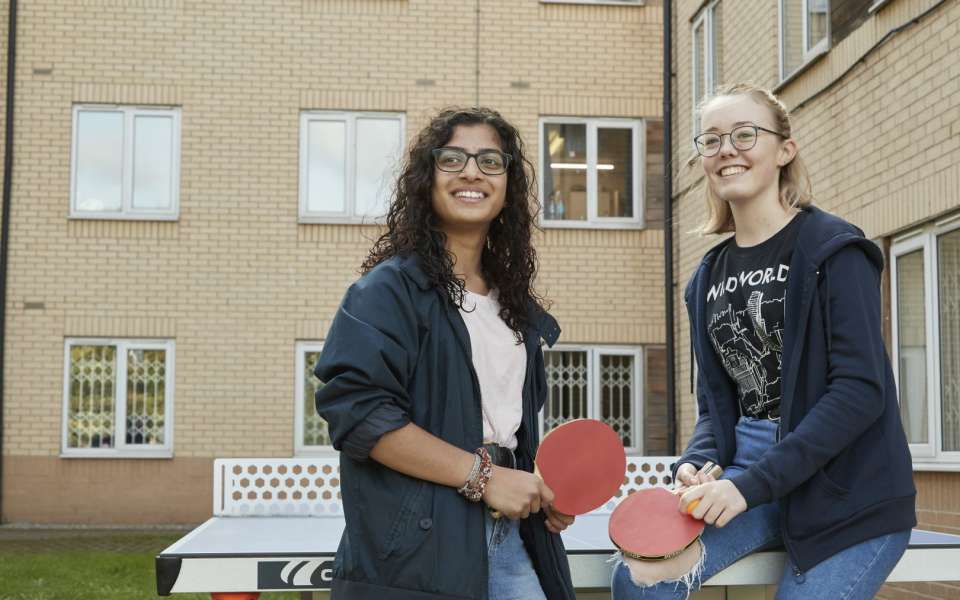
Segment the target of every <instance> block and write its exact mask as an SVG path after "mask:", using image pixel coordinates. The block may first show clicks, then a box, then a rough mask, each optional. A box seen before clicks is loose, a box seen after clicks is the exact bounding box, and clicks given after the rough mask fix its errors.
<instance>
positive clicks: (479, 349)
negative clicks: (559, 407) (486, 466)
mask: <svg viewBox="0 0 960 600" xmlns="http://www.w3.org/2000/svg"><path fill="white" fill-rule="evenodd" d="M463 306H464V308H465V309H467V310H464V308H461V309H460V315H461V316H462V317H463V322H464V324H465V325H466V326H467V331H468V332H469V333H470V349H471V352H472V354H473V368H474V370H475V371H476V372H477V379H479V380H480V405H481V408H482V409H483V443H484V444H490V443H494V444H499V445H500V446H504V447H505V448H510V449H511V450H514V449H516V447H517V435H516V434H517V429H519V428H520V421H521V420H522V418H523V379H524V377H525V376H526V374H527V348H526V346H525V345H524V344H518V343H517V338H516V336H515V335H514V333H513V330H512V329H510V328H509V327H507V324H506V323H504V322H503V319H501V318H500V303H499V302H497V292H496V290H491V291H490V293H489V294H488V295H486V296H481V295H480V294H474V293H473V292H471V291H469V290H467V291H466V293H465V294H464V299H463ZM471 308H472V309H473V310H470V309H471Z"/></svg>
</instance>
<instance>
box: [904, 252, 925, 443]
mask: <svg viewBox="0 0 960 600" xmlns="http://www.w3.org/2000/svg"><path fill="white" fill-rule="evenodd" d="M924 302H925V298H924V282H923V250H915V251H913V252H910V253H909V254H904V255H902V256H900V257H898V258H897V307H896V309H897V338H898V345H899V347H898V348H897V352H898V354H899V356H900V364H899V370H900V417H901V419H903V428H904V430H905V431H906V432H907V440H908V441H909V442H910V443H911V444H924V443H927V442H929V441H930V437H929V435H930V434H929V431H928V429H929V428H928V426H927V422H928V421H927V414H928V413H927V410H928V408H927V329H926V318H925V314H924V313H925V304H924Z"/></svg>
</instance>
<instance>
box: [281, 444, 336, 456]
mask: <svg viewBox="0 0 960 600" xmlns="http://www.w3.org/2000/svg"><path fill="white" fill-rule="evenodd" d="M293 456H294V458H336V457H338V456H340V453H339V452H337V451H336V450H334V449H333V446H325V447H323V448H317V449H310V450H306V449H303V448H301V449H299V450H297V451H296V452H294V453H293Z"/></svg>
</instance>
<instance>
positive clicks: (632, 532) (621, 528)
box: [609, 462, 732, 561]
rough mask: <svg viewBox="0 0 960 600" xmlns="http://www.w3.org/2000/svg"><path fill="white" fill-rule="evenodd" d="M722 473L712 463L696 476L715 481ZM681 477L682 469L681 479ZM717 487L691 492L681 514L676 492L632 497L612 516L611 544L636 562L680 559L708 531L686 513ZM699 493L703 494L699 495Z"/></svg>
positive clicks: (650, 490) (653, 490)
mask: <svg viewBox="0 0 960 600" xmlns="http://www.w3.org/2000/svg"><path fill="white" fill-rule="evenodd" d="M684 466H685V465H681V468H683V467H684ZM691 469H692V465H691ZM722 473H723V469H721V468H720V467H719V466H717V465H714V464H713V463H709V462H708V463H707V464H706V465H704V467H703V469H701V472H700V473H696V475H695V476H696V477H697V478H698V479H699V478H700V477H709V478H714V477H719V476H720V475H721V474H722ZM679 474H680V470H679V469H678V470H677V475H678V479H679ZM717 483H721V482H715V481H711V482H709V483H706V484H701V485H698V486H695V487H692V488H689V489H688V491H687V492H686V493H685V494H684V496H683V499H685V500H686V503H681V504H680V508H681V510H677V508H678V502H677V496H676V493H675V491H674V492H671V491H670V490H667V489H666V488H647V489H642V490H638V491H636V492H634V493H633V494H630V495H629V496H627V498H626V499H624V500H623V501H622V502H621V503H620V504H619V505H617V508H616V509H615V510H614V511H613V514H612V515H610V523H609V534H610V540H611V541H612V542H613V543H614V545H616V546H617V548H619V549H620V551H621V552H623V554H624V556H627V557H629V558H633V559H636V560H641V561H651V560H655V561H656V560H658V561H663V560H669V559H672V558H675V557H677V556H679V555H680V554H682V553H683V551H684V550H686V549H687V548H689V547H690V546H691V545H692V544H693V543H694V542H695V541H696V540H697V539H698V538H699V537H700V535H701V534H702V533H703V528H704V522H703V521H702V520H700V519H699V518H694V516H696V510H694V516H691V515H690V514H688V513H687V512H686V510H687V509H688V507H689V506H690V504H692V503H693V502H694V501H696V502H700V501H701V499H702V498H703V497H704V494H703V492H702V488H704V487H705V486H708V485H714V484H717ZM728 483H729V482H728ZM731 485H732V484H731ZM697 490H701V492H699V493H695V492H696V491H697ZM687 494H690V496H689V497H688V496H687ZM711 498H712V496H711ZM694 508H695V509H696V508H697V507H696V506H695V507H694ZM703 508H704V509H709V508H710V507H703ZM731 518H732V517H731Z"/></svg>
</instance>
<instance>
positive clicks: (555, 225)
mask: <svg viewBox="0 0 960 600" xmlns="http://www.w3.org/2000/svg"><path fill="white" fill-rule="evenodd" d="M540 226H541V227H543V228H544V229H631V230H638V229H646V228H647V226H646V224H645V223H641V222H637V221H634V222H622V221H611V222H604V221H554V220H547V219H540Z"/></svg>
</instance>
